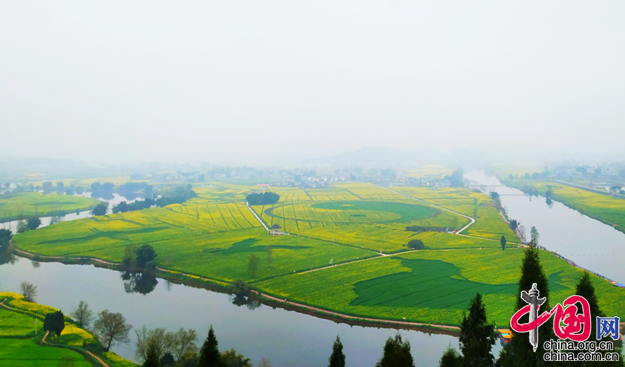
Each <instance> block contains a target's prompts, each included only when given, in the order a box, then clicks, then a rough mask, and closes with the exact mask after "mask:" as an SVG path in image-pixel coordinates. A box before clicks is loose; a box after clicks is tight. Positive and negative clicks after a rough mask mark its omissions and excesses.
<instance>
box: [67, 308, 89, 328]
mask: <svg viewBox="0 0 625 367" xmlns="http://www.w3.org/2000/svg"><path fill="white" fill-rule="evenodd" d="M70 315H71V316H72V317H73V318H74V320H75V321H76V323H77V324H78V326H80V327H81V328H83V329H85V328H88V327H89V324H91V321H92V320H93V312H91V310H90V309H89V304H87V302H85V301H80V303H79V304H78V307H77V308H75V309H74V311H73V312H72V313H71V314H70Z"/></svg>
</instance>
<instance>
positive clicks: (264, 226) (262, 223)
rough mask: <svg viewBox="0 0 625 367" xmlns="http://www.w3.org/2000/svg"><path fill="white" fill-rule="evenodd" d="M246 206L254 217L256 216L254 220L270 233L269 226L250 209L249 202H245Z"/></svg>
mask: <svg viewBox="0 0 625 367" xmlns="http://www.w3.org/2000/svg"><path fill="white" fill-rule="evenodd" d="M245 206H247V208H248V209H249V210H250V212H252V215H253V216H254V218H256V220H257V221H258V223H260V224H261V225H262V226H263V228H265V230H266V231H267V232H269V228H267V225H266V224H265V222H263V221H262V220H261V219H260V218H259V217H258V215H257V214H256V212H255V211H254V210H253V209H252V208H250V204H249V203H248V202H247V201H246V202H245Z"/></svg>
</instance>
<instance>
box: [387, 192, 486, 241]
mask: <svg viewBox="0 0 625 367" xmlns="http://www.w3.org/2000/svg"><path fill="white" fill-rule="evenodd" d="M376 186H377V187H379V188H381V189H384V190H388V191H391V192H394V193H396V194H399V195H403V196H405V197H408V198H411V199H414V200H417V201H421V202H423V203H426V204H428V205H431V206H433V207H435V208H438V209H442V210H445V211H448V212H450V213H454V214H457V215H459V216H461V217H464V218H467V219H469V220H471V223H469V224H467V225H466V226H464V227H462V228H461V229H459V230H458V231H456V234H460V232H462V231H464V230H465V229H467V228H469V227H470V226H471V225H472V224H473V223H475V219H474V218H473V217H469V216H468V215H464V214H462V213H458V212H456V211H453V210H451V209H447V208H444V207H442V206H440V205H436V204H433V203H430V202H428V201H425V200H423V199H419V198H417V197H414V196H411V195H408V194H404V193H401V192H399V191H395V190H391V189H389V188H388V187H383V186H380V185H376Z"/></svg>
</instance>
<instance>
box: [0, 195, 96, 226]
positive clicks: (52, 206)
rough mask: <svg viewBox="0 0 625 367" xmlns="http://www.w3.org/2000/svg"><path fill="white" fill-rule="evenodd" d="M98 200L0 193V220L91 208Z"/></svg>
mask: <svg viewBox="0 0 625 367" xmlns="http://www.w3.org/2000/svg"><path fill="white" fill-rule="evenodd" d="M98 203H100V201H99V200H96V199H91V198H86V197H82V196H74V195H58V194H45V195H44V194H41V193H38V192H21V193H17V194H14V195H13V194H10V195H0V221H8V220H14V219H18V218H22V217H28V216H33V215H34V216H39V217H42V216H48V215H51V214H55V213H72V212H76V211H77V210H86V209H91V208H93V207H94V206H96V205H97V204H98Z"/></svg>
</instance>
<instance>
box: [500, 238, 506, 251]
mask: <svg viewBox="0 0 625 367" xmlns="http://www.w3.org/2000/svg"><path fill="white" fill-rule="evenodd" d="M499 241H500V242H501V251H503V250H505V249H506V242H507V241H506V237H505V236H501V240H499Z"/></svg>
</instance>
